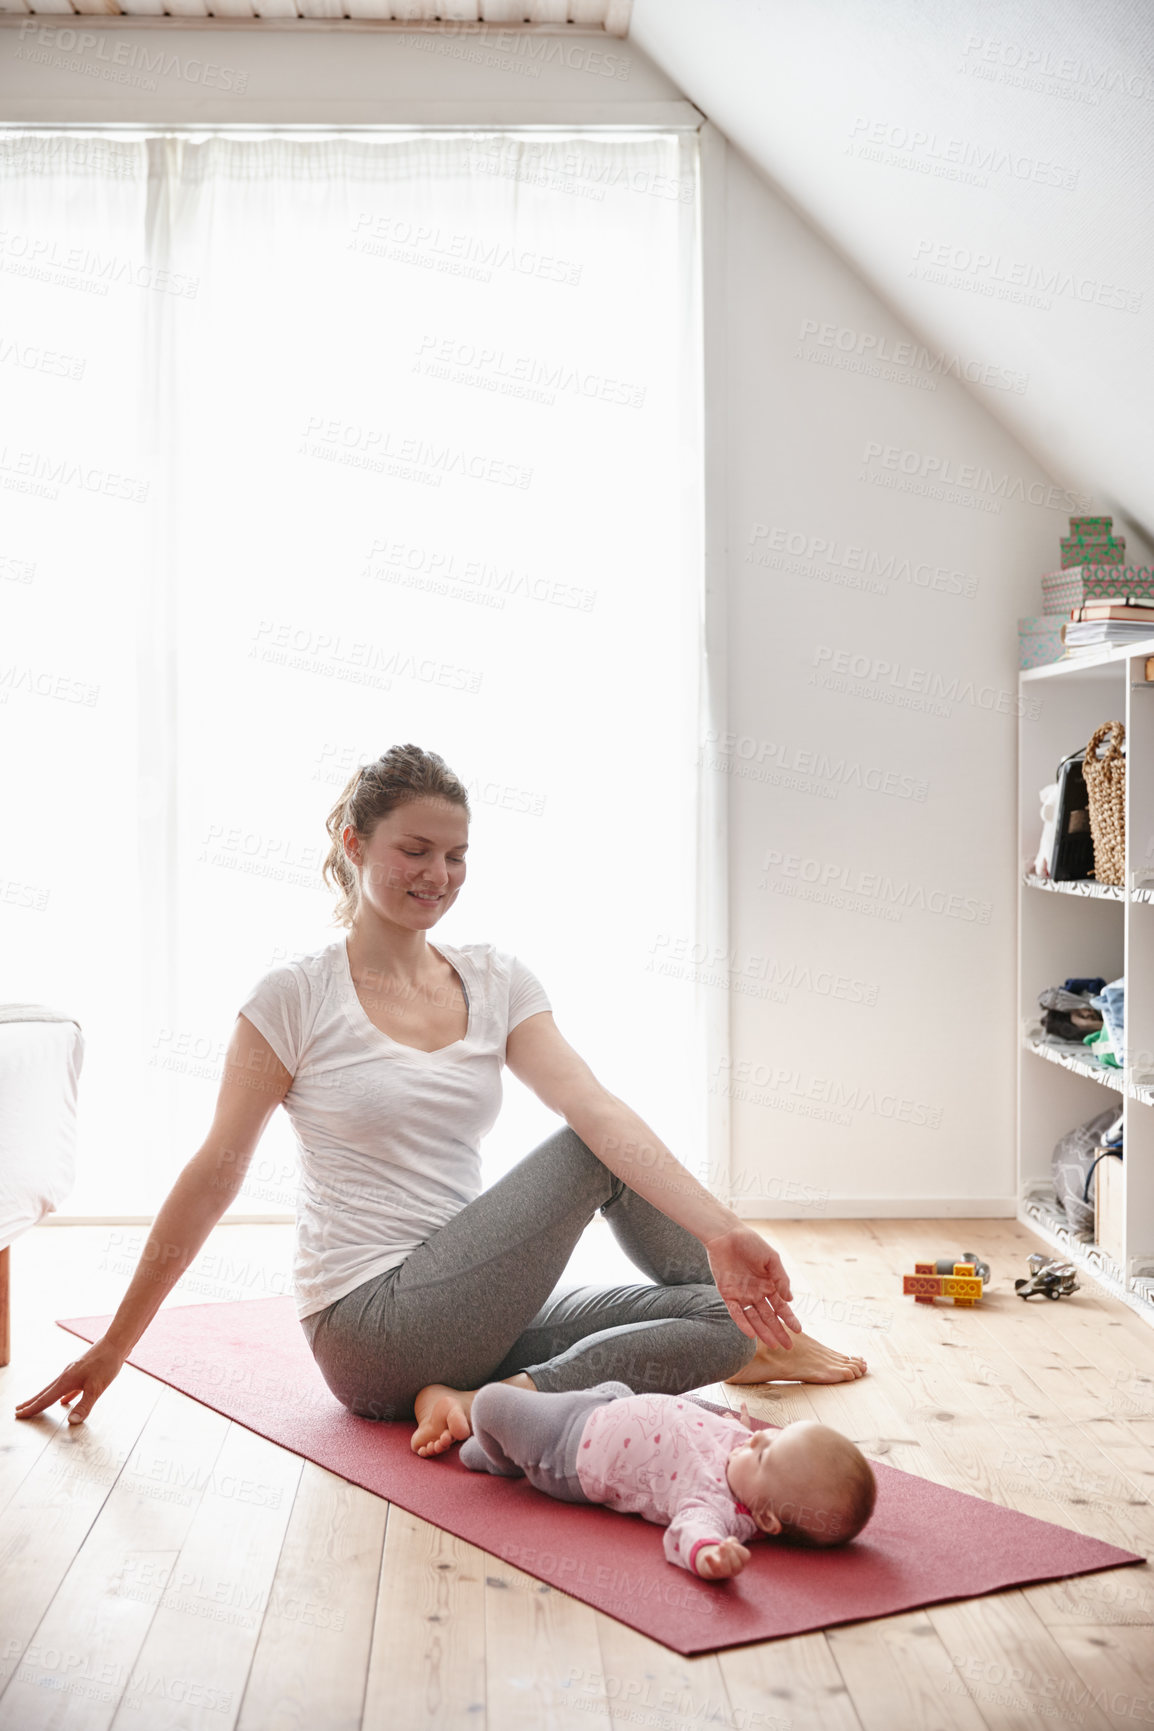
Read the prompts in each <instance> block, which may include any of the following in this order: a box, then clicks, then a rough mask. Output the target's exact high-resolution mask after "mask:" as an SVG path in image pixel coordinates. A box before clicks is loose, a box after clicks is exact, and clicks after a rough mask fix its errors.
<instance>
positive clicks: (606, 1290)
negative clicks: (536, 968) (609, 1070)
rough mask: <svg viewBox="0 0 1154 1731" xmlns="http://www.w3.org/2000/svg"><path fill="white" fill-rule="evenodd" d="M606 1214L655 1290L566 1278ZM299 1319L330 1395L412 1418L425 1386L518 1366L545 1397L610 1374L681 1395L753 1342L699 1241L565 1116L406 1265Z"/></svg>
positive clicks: (477, 1380)
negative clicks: (568, 1283)
mask: <svg viewBox="0 0 1154 1731" xmlns="http://www.w3.org/2000/svg"><path fill="white" fill-rule="evenodd" d="M597 1209H600V1210H601V1212H602V1214H603V1215H604V1218H605V1219H606V1220H607V1221H608V1223H609V1227H610V1230H611V1231H612V1233H613V1236H614V1237H615V1238H616V1240H617V1242H618V1244H620V1246H621V1248H622V1249H623V1250H624V1251H625V1253H626V1255H627V1256H628V1257H629V1259H630V1261H631V1262H633V1263H634V1265H635V1266H636V1267H637V1268H639V1269H640V1271H641V1273H642V1274H644V1275H646V1276H647V1277H648V1279H650V1280H652V1281H656V1282H657V1284H656V1285H655V1286H572V1287H567V1288H560V1287H558V1286H557V1282H558V1281H559V1279H560V1277H561V1275H562V1274H563V1273H564V1270H565V1266H566V1264H567V1262H568V1260H569V1257H570V1255H571V1253H572V1250H573V1247H574V1245H575V1244H576V1243H577V1240H578V1239H579V1238H580V1236H581V1234H582V1232H583V1231H584V1230H585V1227H586V1226H587V1225H588V1223H589V1221H590V1220H591V1219H592V1218H593V1215H594V1213H595V1212H596V1211H597ZM301 1327H302V1328H303V1329H304V1332H305V1335H306V1336H307V1338H308V1343H309V1346H310V1347H311V1348H312V1352H313V1356H314V1358H315V1359H316V1361H317V1364H318V1366H319V1367H320V1371H321V1375H322V1376H323V1377H324V1379H325V1382H326V1383H327V1384H328V1386H329V1388H330V1389H331V1390H332V1392H333V1393H334V1394H335V1395H336V1397H337V1399H338V1400H339V1401H340V1402H341V1403H342V1405H344V1406H346V1407H347V1408H348V1409H349V1411H350V1412H353V1413H356V1414H357V1415H358V1416H359V1417H362V1418H374V1419H411V1418H412V1417H413V1401H414V1399H415V1397H416V1395H417V1393H418V1391H419V1390H420V1389H422V1388H424V1386H425V1385H426V1383H431V1382H443V1383H447V1384H448V1385H449V1386H450V1387H451V1388H479V1387H480V1386H481V1385H482V1384H484V1383H487V1382H499V1381H501V1380H502V1379H503V1378H504V1377H507V1376H512V1375H514V1373H515V1372H517V1371H525V1372H527V1373H528V1375H529V1376H530V1377H531V1378H532V1379H533V1382H534V1384H535V1385H536V1387H537V1388H539V1389H544V1390H546V1391H550V1392H561V1391H565V1390H568V1389H584V1388H593V1387H594V1386H595V1385H596V1384H597V1383H600V1382H604V1381H606V1380H607V1379H608V1380H613V1381H619V1382H624V1383H627V1384H628V1386H629V1387H630V1388H631V1389H633V1390H634V1391H635V1392H637V1393H638V1394H640V1393H644V1392H649V1391H652V1392H654V1393H658V1394H684V1393H685V1392H686V1390H688V1389H692V1388H701V1387H703V1386H704V1385H705V1384H707V1383H711V1382H717V1381H720V1380H721V1379H722V1378H724V1377H727V1376H732V1375H733V1374H734V1372H735V1371H738V1370H740V1369H741V1367H742V1366H743V1365H745V1364H747V1363H748V1362H749V1360H750V1359H751V1358H752V1356H753V1354H754V1352H755V1351H756V1343H755V1342H754V1341H752V1340H750V1339H749V1337H748V1336H747V1335H744V1334H743V1333H742V1332H741V1330H740V1329H739V1328H738V1327H737V1324H736V1323H735V1322H734V1321H733V1319H732V1317H731V1316H730V1314H729V1312H728V1310H727V1309H726V1308H725V1303H724V1300H723V1299H722V1298H721V1296H720V1294H719V1293H718V1290H717V1287H716V1286H715V1284H714V1281H713V1275H712V1273H711V1271H710V1267H709V1260H708V1258H707V1256H706V1254H705V1249H704V1247H703V1245H702V1244H701V1243H700V1241H699V1240H698V1239H696V1238H694V1236H693V1234H692V1233H691V1232H687V1231H686V1229H685V1228H684V1227H683V1226H679V1225H678V1224H677V1223H676V1221H673V1220H670V1219H669V1217H668V1215H665V1214H662V1212H661V1210H660V1209H659V1208H655V1207H654V1206H653V1204H652V1203H651V1202H646V1201H645V1199H644V1197H641V1196H638V1194H637V1193H636V1191H634V1190H630V1189H629V1187H628V1186H627V1185H626V1184H625V1182H624V1180H623V1179H620V1178H616V1177H615V1176H614V1175H613V1173H612V1172H610V1170H609V1168H608V1167H607V1166H603V1165H602V1164H601V1161H600V1160H598V1158H597V1156H596V1155H595V1154H594V1153H593V1151H592V1149H591V1148H589V1147H588V1146H587V1144H586V1143H584V1142H583V1141H582V1140H581V1138H580V1137H579V1136H578V1135H577V1134H576V1132H575V1131H573V1130H571V1129H569V1128H568V1127H565V1128H564V1129H561V1130H558V1131H556V1132H555V1134H554V1135H552V1136H548V1137H546V1139H545V1141H544V1142H542V1143H540V1144H539V1146H538V1147H536V1148H534V1150H533V1152H532V1153H531V1154H527V1155H526V1156H525V1158H524V1159H523V1160H521V1161H519V1162H518V1163H517V1165H516V1166H514V1167H513V1168H512V1170H511V1171H509V1172H507V1173H506V1174H505V1176H504V1177H503V1178H500V1179H498V1181H497V1182H496V1183H495V1184H493V1185H491V1186H490V1187H489V1189H488V1190H484V1191H482V1193H481V1195H480V1196H478V1197H476V1198H475V1199H474V1200H473V1201H472V1202H470V1203H468V1204H466V1206H465V1207H464V1208H462V1209H461V1211H460V1213H459V1214H455V1215H454V1216H453V1218H452V1220H450V1221H449V1222H448V1224H447V1225H445V1226H442V1227H440V1228H439V1230H438V1231H436V1232H434V1233H433V1234H432V1236H431V1237H430V1238H427V1239H426V1240H425V1242H424V1244H421V1245H418V1247H417V1248H416V1250H414V1251H412V1252H411V1254H410V1255H409V1256H408V1257H407V1258H406V1259H405V1261H404V1262H403V1263H401V1264H400V1266H399V1267H397V1268H390V1269H386V1271H385V1272H384V1274H379V1275H377V1276H375V1277H374V1278H373V1279H371V1280H367V1281H365V1283H364V1284H363V1285H362V1286H358V1287H356V1288H355V1290H354V1291H352V1292H349V1293H346V1294H345V1296H344V1297H343V1298H338V1299H336V1300H335V1302H334V1303H332V1304H330V1305H329V1306H328V1307H327V1309H325V1310H319V1311H314V1313H313V1314H312V1315H311V1316H305V1317H302V1318H301Z"/></svg>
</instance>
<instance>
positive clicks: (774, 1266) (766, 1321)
mask: <svg viewBox="0 0 1154 1731" xmlns="http://www.w3.org/2000/svg"><path fill="white" fill-rule="evenodd" d="M705 1251H706V1255H707V1256H708V1257H709V1266H710V1268H711V1270H712V1272H713V1279H714V1282H715V1284H716V1286H717V1290H718V1292H720V1294H721V1296H722V1298H724V1300H725V1303H726V1308H727V1309H728V1311H729V1314H730V1316H732V1318H733V1320H734V1322H736V1324H737V1326H738V1328H740V1330H741V1332H742V1334H747V1335H748V1336H749V1338H750V1340H763V1341H764V1342H765V1344H766V1345H767V1346H792V1344H793V1342H792V1341H791V1340H790V1338H789V1333H788V1329H787V1325H788V1328H792V1330H793V1332H794V1333H795V1334H800V1333H801V1323H800V1322H799V1321H798V1320H797V1317H796V1316H795V1315H794V1314H793V1311H792V1310H791V1309H790V1308H789V1300H790V1299H791V1298H792V1297H793V1293H792V1291H791V1289H790V1284H789V1276H788V1274H787V1273H786V1272H785V1268H784V1266H783V1265H782V1260H781V1257H780V1256H779V1255H778V1254H777V1251H776V1250H774V1248H773V1246H772V1245H770V1244H767V1243H766V1242H765V1239H764V1238H763V1237H762V1236H761V1234H760V1232H755V1231H754V1230H753V1228H752V1226H735V1227H732V1228H731V1229H730V1230H729V1231H728V1232H723V1233H722V1234H721V1235H720V1236H719V1237H717V1238H711V1239H710V1240H709V1241H708V1242H707V1243H706V1246H705Z"/></svg>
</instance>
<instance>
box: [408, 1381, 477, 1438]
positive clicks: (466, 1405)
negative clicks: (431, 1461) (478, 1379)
mask: <svg viewBox="0 0 1154 1731" xmlns="http://www.w3.org/2000/svg"><path fill="white" fill-rule="evenodd" d="M475 1392H476V1391H475V1390H474V1389H462V1388H448V1387H447V1386H446V1385H445V1384H444V1383H443V1382H431V1383H429V1384H428V1385H427V1387H425V1388H423V1389H422V1390H421V1392H420V1394H418V1396H417V1398H416V1400H415V1401H414V1402H413V1411H414V1412H415V1413H416V1415H417V1428H416V1430H415V1431H414V1432H413V1436H412V1442H411V1445H410V1446H411V1447H412V1449H413V1452H414V1453H415V1454H419V1455H424V1456H430V1455H439V1454H444V1452H445V1450H446V1449H449V1448H452V1446H453V1444H454V1443H455V1442H464V1440H465V1438H466V1437H467V1436H472V1434H473V1425H472V1421H471V1418H470V1414H471V1412H472V1410H473V1395H474V1393H475Z"/></svg>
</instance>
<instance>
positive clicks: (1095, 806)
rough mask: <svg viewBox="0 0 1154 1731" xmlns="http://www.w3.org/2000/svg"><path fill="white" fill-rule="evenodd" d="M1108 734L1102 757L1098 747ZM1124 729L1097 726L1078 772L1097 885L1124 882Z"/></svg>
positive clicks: (1118, 725)
mask: <svg viewBox="0 0 1154 1731" xmlns="http://www.w3.org/2000/svg"><path fill="white" fill-rule="evenodd" d="M1107 736H1108V737H1109V744H1108V745H1107V747H1106V753H1105V756H1104V757H1099V756H1098V747H1099V746H1100V745H1101V744H1102V742H1103V740H1104V739H1106V738H1107ZM1125 738H1126V729H1125V727H1124V726H1123V725H1122V723H1121V722H1120V721H1107V722H1104V723H1103V724H1102V726H1101V727H1099V728H1097V729H1096V730H1095V732H1094V734H1093V735H1092V737H1091V739H1090V743H1089V745H1087V747H1086V756H1085V760H1084V762H1083V764H1082V773H1083V775H1084V776H1085V778H1086V792H1087V793H1088V794H1089V796H1090V833H1091V835H1092V836H1093V838H1094V879H1095V882H1096V883H1100V884H1121V883H1125V881H1126V759H1125V757H1124V756H1123V754H1122V745H1123V742H1124V741H1125Z"/></svg>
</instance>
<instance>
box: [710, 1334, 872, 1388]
mask: <svg viewBox="0 0 1154 1731" xmlns="http://www.w3.org/2000/svg"><path fill="white" fill-rule="evenodd" d="M865 1373H866V1361H865V1359H864V1358H858V1357H857V1356H856V1355H854V1354H852V1353H845V1352H836V1351H835V1350H834V1349H833V1347H831V1346H823V1345H822V1344H821V1342H820V1340H814V1339H813V1338H812V1336H810V1335H808V1334H795V1335H794V1337H793V1345H792V1346H788V1347H786V1346H766V1344H765V1342H764V1341H763V1340H759V1341H758V1343H757V1351H756V1352H755V1353H754V1355H753V1357H752V1358H751V1359H750V1361H749V1363H748V1364H745V1365H742V1367H741V1369H740V1370H739V1371H738V1372H737V1373H736V1375H734V1376H727V1377H726V1379H725V1380H726V1382H736V1383H747V1382H855V1381H856V1380H857V1378H858V1377H859V1376H864V1375H865Z"/></svg>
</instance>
